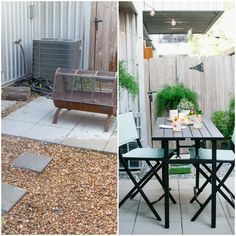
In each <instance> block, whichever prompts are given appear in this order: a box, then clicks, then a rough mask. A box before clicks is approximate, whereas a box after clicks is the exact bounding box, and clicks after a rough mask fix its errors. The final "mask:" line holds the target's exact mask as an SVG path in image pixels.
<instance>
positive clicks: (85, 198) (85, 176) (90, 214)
mask: <svg viewBox="0 0 236 236" xmlns="http://www.w3.org/2000/svg"><path fill="white" fill-rule="evenodd" d="M26 151H27V152H34V153H37V154H39V155H45V156H50V157H52V159H53V160H52V161H51V162H50V165H48V166H47V168H46V169H45V170H44V171H43V172H42V173H40V174H39V173H37V172H32V171H24V170H22V169H19V168H12V167H11V166H10V165H11V163H12V161H13V160H15V159H16V157H17V156H19V155H20V154H21V153H22V152H26ZM2 181H3V182H6V183H9V184H13V185H16V186H18V187H21V188H24V189H27V191H28V193H27V195H25V196H24V198H22V199H21V201H20V202H19V203H18V204H17V205H15V207H14V208H12V210H11V211H10V212H9V213H8V214H7V215H5V216H4V217H3V218H2V234H116V233H117V158H116V155H112V154H106V153H102V152H93V151H84V150H80V149H78V148H72V147H66V146H62V145H56V144H49V143H45V142H38V141H33V140H30V139H23V138H16V137H12V136H6V135H3V136H2Z"/></svg>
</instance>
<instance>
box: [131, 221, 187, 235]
mask: <svg viewBox="0 0 236 236" xmlns="http://www.w3.org/2000/svg"><path fill="white" fill-rule="evenodd" d="M170 224H171V227H170V228H169V229H165V228H164V226H163V223H162V222H160V221H157V220H150V221H146V222H145V223H142V222H138V223H136V224H135V227H134V230H133V234H135V235H140V234H142V235H146V234H153V235H172V234H174V235H178V234H182V229H181V222H170Z"/></svg>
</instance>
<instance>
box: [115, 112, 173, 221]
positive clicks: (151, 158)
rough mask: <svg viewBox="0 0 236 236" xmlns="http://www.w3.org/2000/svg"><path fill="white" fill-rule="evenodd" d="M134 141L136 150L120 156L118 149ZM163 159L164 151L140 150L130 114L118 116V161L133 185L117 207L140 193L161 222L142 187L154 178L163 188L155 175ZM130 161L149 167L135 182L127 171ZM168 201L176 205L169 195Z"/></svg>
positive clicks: (170, 151) (139, 143) (159, 179)
mask: <svg viewBox="0 0 236 236" xmlns="http://www.w3.org/2000/svg"><path fill="white" fill-rule="evenodd" d="M134 140H136V142H137V144H138V148H136V149H133V150H131V151H129V152H127V153H125V154H122V151H121V149H120V147H121V146H122V145H124V144H127V143H129V142H132V141H134ZM173 155H174V150H169V158H170V157H171V156H173ZM163 158H164V150H163V149H154V148H142V145H141V142H140V140H139V137H138V134H137V130H136V126H135V122H134V117H133V114H132V112H129V113H125V114H120V115H119V161H120V162H121V164H122V165H123V167H124V169H125V171H126V172H127V174H128V176H129V177H130V179H131V181H132V182H133V184H134V187H133V188H132V189H131V190H130V191H129V193H128V194H127V195H126V196H125V197H124V198H123V199H122V200H121V201H120V203H119V207H121V206H122V205H123V204H124V202H125V201H126V200H127V199H129V198H131V199H132V198H133V197H134V196H135V195H136V194H137V193H140V194H141V196H142V197H143V198H144V200H145V202H146V203H147V205H148V206H149V208H150V209H151V211H152V212H153V214H154V215H155V217H156V218H157V220H159V221H160V220H161V218H160V216H159V214H158V213H157V211H156V210H155V208H154V207H153V203H151V202H150V200H149V199H148V197H147V196H146V194H145V193H144V191H143V187H144V186H145V185H146V184H147V183H148V181H149V180H150V179H151V178H152V177H154V176H155V177H156V179H157V180H158V181H159V183H160V184H161V186H162V187H163V188H164V186H163V181H162V179H161V177H160V176H159V175H158V174H157V172H158V170H160V169H161V168H162V163H161V162H162V160H163ZM132 160H139V161H145V162H146V163H147V165H148V166H149V168H150V169H149V171H147V173H146V174H145V175H144V176H143V177H142V178H141V179H140V180H139V181H136V179H135V177H134V176H133V174H132V170H130V169H129V167H128V165H127V161H132ZM151 162H155V164H152V163H151ZM169 197H170V199H171V200H172V201H173V203H176V202H175V200H174V198H173V196H172V195H171V194H170V193H169Z"/></svg>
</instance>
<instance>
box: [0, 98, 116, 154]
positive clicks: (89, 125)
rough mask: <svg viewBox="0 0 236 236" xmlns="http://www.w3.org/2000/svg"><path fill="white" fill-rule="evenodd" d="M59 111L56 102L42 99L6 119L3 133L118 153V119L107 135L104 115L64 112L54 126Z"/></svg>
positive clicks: (113, 121)
mask: <svg viewBox="0 0 236 236" xmlns="http://www.w3.org/2000/svg"><path fill="white" fill-rule="evenodd" d="M55 111H56V107H55V106H54V104H53V101H52V100H50V99H48V98H45V97H38V98H36V99H35V100H33V101H31V102H30V103H28V104H26V105H25V106H23V107H21V108H19V109H18V110H16V111H15V112H12V113H11V114H10V115H8V116H7V117H5V118H4V119H2V133H3V134H9V135H15V136H20V137H25V138H31V139H36V140H43V141H48V142H52V143H58V144H64V145H68V146H73V147H79V148H86V149H91V150H98V151H107V152H112V153H116V150H117V148H116V147H117V146H116V132H115V130H116V118H115V119H114V118H113V119H112V120H111V123H110V126H109V131H108V132H104V124H105V121H106V117H107V116H106V115H104V114H96V113H90V112H83V111H73V110H66V109H63V110H62V111H61V113H60V114H59V118H58V123H57V124H52V119H53V116H54V112H55Z"/></svg>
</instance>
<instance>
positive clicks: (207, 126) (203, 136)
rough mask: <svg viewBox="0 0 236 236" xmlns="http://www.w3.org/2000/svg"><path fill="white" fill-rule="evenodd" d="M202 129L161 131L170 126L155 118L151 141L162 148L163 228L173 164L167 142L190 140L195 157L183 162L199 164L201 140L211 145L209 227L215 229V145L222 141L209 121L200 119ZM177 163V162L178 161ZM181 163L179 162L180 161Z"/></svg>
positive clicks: (188, 127) (166, 121) (167, 222)
mask: <svg viewBox="0 0 236 236" xmlns="http://www.w3.org/2000/svg"><path fill="white" fill-rule="evenodd" d="M202 123H203V125H202V128H200V129H196V128H194V127H193V125H189V126H187V127H186V128H184V129H182V131H178V132H176V131H173V130H172V129H163V128H160V127H159V125H163V124H165V125H170V124H171V123H170V121H169V120H168V118H165V117H160V118H157V120H156V123H155V125H154V127H153V132H152V141H161V143H162V148H163V149H164V160H163V167H162V168H163V169H162V175H163V185H164V192H165V193H164V200H165V228H169V164H170V163H173V161H174V160H173V161H172V160H171V159H169V158H168V148H169V141H178V142H179V141H180V140H186V139H191V140H193V141H194V142H195V148H196V157H195V158H194V159H188V160H183V161H184V163H192V164H197V163H201V160H200V159H199V160H198V149H199V148H200V142H201V141H203V140H209V141H211V143H212V147H211V148H212V159H211V160H210V162H209V163H210V164H212V175H211V185H212V188H211V227H212V228H215V227H216V192H217V186H216V170H217V169H216V155H217V152H216V144H217V141H218V140H222V139H224V137H223V135H222V134H221V133H220V131H219V130H218V129H217V128H216V127H215V125H214V124H213V123H212V122H211V120H210V119H208V118H206V117H203V118H202ZM178 161H179V160H178ZM180 162H181V161H180Z"/></svg>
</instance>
